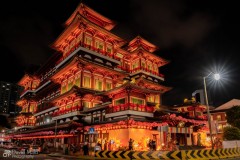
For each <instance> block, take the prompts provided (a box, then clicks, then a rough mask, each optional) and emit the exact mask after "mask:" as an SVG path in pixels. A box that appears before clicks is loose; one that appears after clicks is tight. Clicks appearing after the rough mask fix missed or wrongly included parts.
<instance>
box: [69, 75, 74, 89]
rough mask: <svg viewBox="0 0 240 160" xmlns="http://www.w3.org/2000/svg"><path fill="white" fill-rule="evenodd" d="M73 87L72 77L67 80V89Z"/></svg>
mask: <svg viewBox="0 0 240 160" xmlns="http://www.w3.org/2000/svg"><path fill="white" fill-rule="evenodd" d="M72 87H73V77H71V78H69V80H68V91H69V90H70V89H71V88H72Z"/></svg>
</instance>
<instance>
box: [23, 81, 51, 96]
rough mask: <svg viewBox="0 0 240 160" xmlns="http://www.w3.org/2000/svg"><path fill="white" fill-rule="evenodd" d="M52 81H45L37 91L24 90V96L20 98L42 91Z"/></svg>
mask: <svg viewBox="0 0 240 160" xmlns="http://www.w3.org/2000/svg"><path fill="white" fill-rule="evenodd" d="M50 82H51V81H50V80H48V81H45V82H44V83H41V84H40V85H39V86H38V88H36V89H35V90H31V89H27V90H24V91H23V92H22V94H21V95H20V98H22V97H23V96H25V95H30V94H34V93H36V92H38V91H39V90H40V89H42V88H43V87H45V86H46V85H48V84H49V83H50Z"/></svg>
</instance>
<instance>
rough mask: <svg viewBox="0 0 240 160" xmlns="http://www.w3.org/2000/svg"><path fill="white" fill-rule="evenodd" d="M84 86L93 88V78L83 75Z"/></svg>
mask: <svg viewBox="0 0 240 160" xmlns="http://www.w3.org/2000/svg"><path fill="white" fill-rule="evenodd" d="M83 87H86V88H91V78H90V77H89V76H84V77H83Z"/></svg>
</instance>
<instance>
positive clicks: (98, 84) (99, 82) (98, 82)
mask: <svg viewBox="0 0 240 160" xmlns="http://www.w3.org/2000/svg"><path fill="white" fill-rule="evenodd" d="M94 88H95V89H96V90H102V80H100V79H95V86H94Z"/></svg>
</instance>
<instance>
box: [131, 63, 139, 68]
mask: <svg viewBox="0 0 240 160" xmlns="http://www.w3.org/2000/svg"><path fill="white" fill-rule="evenodd" d="M138 64H139V63H138V61H135V62H134V63H133V66H132V69H135V68H137V67H138Z"/></svg>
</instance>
